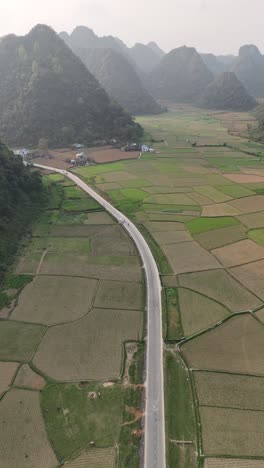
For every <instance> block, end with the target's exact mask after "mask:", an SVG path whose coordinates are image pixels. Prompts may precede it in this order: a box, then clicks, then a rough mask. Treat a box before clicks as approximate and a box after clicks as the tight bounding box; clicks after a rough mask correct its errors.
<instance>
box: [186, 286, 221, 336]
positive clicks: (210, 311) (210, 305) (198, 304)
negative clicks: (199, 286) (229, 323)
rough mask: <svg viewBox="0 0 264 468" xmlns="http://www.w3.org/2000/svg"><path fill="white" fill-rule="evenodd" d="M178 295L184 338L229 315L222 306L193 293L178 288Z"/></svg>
mask: <svg viewBox="0 0 264 468" xmlns="http://www.w3.org/2000/svg"><path fill="white" fill-rule="evenodd" d="M178 294H179V305H180V311H181V321H182V325H183V330H184V335H185V336H190V335H192V334H194V333H197V332H199V331H201V330H205V329H206V328H208V327H209V326H210V325H213V324H214V323H217V322H219V321H221V320H223V319H224V318H226V317H228V315H229V311H228V310H227V309H226V308H225V307H224V306H222V305H221V304H219V303H218V302H215V301H213V300H212V299H209V298H208V297H206V296H202V295H201V294H198V293H196V292H194V291H190V290H189V289H183V288H179V290H178Z"/></svg>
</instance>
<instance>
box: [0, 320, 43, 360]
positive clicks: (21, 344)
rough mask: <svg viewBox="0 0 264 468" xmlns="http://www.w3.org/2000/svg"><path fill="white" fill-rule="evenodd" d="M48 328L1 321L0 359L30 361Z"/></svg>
mask: <svg viewBox="0 0 264 468" xmlns="http://www.w3.org/2000/svg"><path fill="white" fill-rule="evenodd" d="M45 330H46V328H45V327H43V326H40V325H31V324H25V323H19V322H10V321H8V320H6V321H2V320H1V321H0V359H1V360H4V361H7V360H10V361H29V360H30V359H31V357H32V354H33V353H34V351H35V349H36V347H37V345H38V344H39V343H40V340H41V338H42V336H43V334H44V332H45Z"/></svg>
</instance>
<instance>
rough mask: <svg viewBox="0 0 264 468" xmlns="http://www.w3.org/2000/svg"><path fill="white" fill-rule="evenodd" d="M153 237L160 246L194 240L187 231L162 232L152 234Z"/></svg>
mask: <svg viewBox="0 0 264 468" xmlns="http://www.w3.org/2000/svg"><path fill="white" fill-rule="evenodd" d="M152 236H153V237H154V239H155V240H156V241H157V243H158V244H159V245H167V244H176V243H178V242H188V241H192V240H193V239H192V237H191V235H190V234H189V233H188V232H187V231H167V232H166V231H161V232H154V233H152Z"/></svg>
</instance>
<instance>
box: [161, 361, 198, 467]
mask: <svg viewBox="0 0 264 468" xmlns="http://www.w3.org/2000/svg"><path fill="white" fill-rule="evenodd" d="M165 418H166V429H167V437H168V445H167V457H168V466H180V459H179V455H180V454H179V451H178V450H177V448H176V446H175V445H174V444H173V443H172V442H170V440H182V441H192V442H193V445H190V446H189V448H187V449H186V450H187V451H189V452H193V451H194V447H195V438H196V433H195V432H196V427H195V414H194V408H193V404H192V391H191V386H190V381H189V380H188V373H187V372H186V369H185V367H184V365H183V363H182V361H181V359H180V357H179V355H178V354H177V355H176V354H172V353H167V354H166V355H165ZM189 456H190V455H189ZM193 466H194V465H193Z"/></svg>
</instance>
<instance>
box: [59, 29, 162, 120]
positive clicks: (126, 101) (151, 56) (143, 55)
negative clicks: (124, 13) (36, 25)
mask: <svg viewBox="0 0 264 468" xmlns="http://www.w3.org/2000/svg"><path fill="white" fill-rule="evenodd" d="M59 35H60V37H61V38H62V39H63V40H64V41H65V42H66V44H67V45H68V46H69V47H70V48H71V49H72V51H73V52H74V53H75V54H76V55H78V57H80V58H81V60H82V61H83V63H84V64H85V65H86V67H87V68H88V70H89V71H90V72H91V73H93V74H94V75H95V76H96V78H97V79H98V80H99V82H100V83H101V84H102V86H103V87H104V88H105V89H106V91H107V92H108V93H109V95H110V96H111V97H112V98H113V99H115V101H117V102H118V103H119V104H120V105H121V106H123V107H124V108H125V109H126V110H127V111H128V112H129V113H131V114H155V113H159V112H162V108H161V107H160V106H159V105H158V103H157V102H156V101H155V99H154V98H153V96H151V95H150V93H149V91H148V90H147V89H146V86H145V84H144V83H145V80H146V78H147V77H146V75H147V73H149V72H150V71H151V70H152V69H153V68H154V67H155V66H156V65H157V64H158V63H159V61H160V55H161V54H162V50H161V49H159V47H158V46H157V45H156V44H155V43H150V45H149V46H146V45H144V44H136V45H135V46H134V47H132V48H131V49H129V48H128V47H127V46H126V45H125V44H124V43H123V42H122V41H121V40H119V39H117V38H115V37H113V36H104V37H98V36H97V35H96V34H95V33H94V32H93V31H92V30H91V29H89V28H86V27H85V26H77V27H76V28H75V29H74V30H73V31H72V33H71V34H70V35H69V34H68V33H66V32H61V33H60V34H59ZM155 49H156V51H155Z"/></svg>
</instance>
